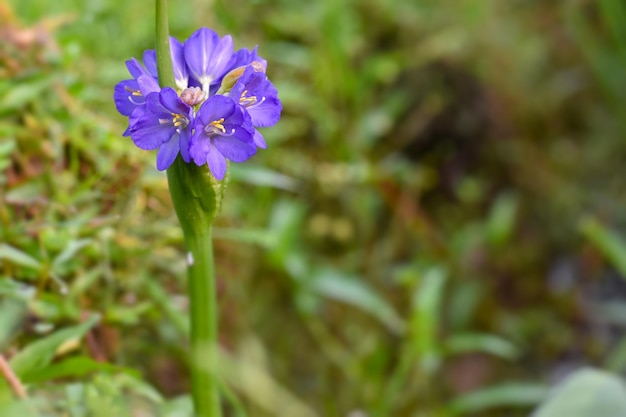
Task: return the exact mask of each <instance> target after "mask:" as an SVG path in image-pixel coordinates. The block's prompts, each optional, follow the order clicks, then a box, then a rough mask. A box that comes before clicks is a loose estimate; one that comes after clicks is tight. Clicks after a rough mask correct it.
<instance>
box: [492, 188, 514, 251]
mask: <svg viewBox="0 0 626 417" xmlns="http://www.w3.org/2000/svg"><path fill="white" fill-rule="evenodd" d="M517 207H518V199H517V198H516V197H515V195H513V194H503V195H501V196H499V197H498V198H497V200H496V202H495V203H494V205H493V207H492V209H491V213H490V214H489V219H488V220H487V224H486V230H485V233H486V238H487V241H488V242H489V243H490V244H492V245H494V246H501V245H503V244H504V243H506V242H507V240H508V239H509V238H510V237H511V235H512V234H513V229H514V227H515V218H516V215H517Z"/></svg>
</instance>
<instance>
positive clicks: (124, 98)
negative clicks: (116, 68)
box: [113, 58, 159, 116]
mask: <svg viewBox="0 0 626 417" xmlns="http://www.w3.org/2000/svg"><path fill="white" fill-rule="evenodd" d="M126 68H128V72H130V75H132V77H133V79H132V80H124V81H121V82H119V83H117V85H116V86H115V91H114V93H113V100H114V101H115V107H116V108H117V111H119V112H120V113H121V114H123V115H124V116H131V115H132V114H133V111H135V109H137V108H138V107H139V108H142V107H143V106H145V103H146V99H145V98H146V96H147V95H148V94H150V93H152V92H154V91H159V84H158V83H157V82H156V80H154V79H152V77H151V75H150V73H149V72H148V71H147V70H146V69H145V68H144V67H142V66H141V64H140V63H139V62H138V61H137V60H136V59H135V58H131V59H129V60H128V61H126ZM140 77H145V78H144V81H143V82H142V84H141V85H139V78H140Z"/></svg>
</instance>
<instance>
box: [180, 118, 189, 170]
mask: <svg viewBox="0 0 626 417" xmlns="http://www.w3.org/2000/svg"><path fill="white" fill-rule="evenodd" d="M190 136H191V128H189V127H187V129H182V131H181V132H180V136H179V138H178V141H179V143H180V146H179V147H180V156H182V157H183V161H185V162H187V163H189V162H191V155H190V154H189V143H190Z"/></svg>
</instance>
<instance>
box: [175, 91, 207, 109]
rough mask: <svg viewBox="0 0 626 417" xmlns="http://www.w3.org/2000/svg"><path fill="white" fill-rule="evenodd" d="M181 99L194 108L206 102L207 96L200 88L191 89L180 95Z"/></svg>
mask: <svg viewBox="0 0 626 417" xmlns="http://www.w3.org/2000/svg"><path fill="white" fill-rule="evenodd" d="M180 99H181V100H182V101H183V103H185V104H187V105H188V106H190V107H194V106H196V105H198V104H200V103H202V102H203V101H204V99H205V94H204V92H203V91H202V89H201V88H200V87H189V88H185V89H184V90H183V92H182V93H180Z"/></svg>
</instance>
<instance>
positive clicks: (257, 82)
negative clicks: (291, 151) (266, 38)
mask: <svg viewBox="0 0 626 417" xmlns="http://www.w3.org/2000/svg"><path fill="white" fill-rule="evenodd" d="M229 97H231V98H232V99H233V100H238V102H239V105H241V106H242V107H243V108H244V109H246V111H247V112H248V114H250V119H251V121H252V125H253V126H254V127H268V126H273V125H275V124H276V123H278V119H280V113H281V111H282V108H283V107H282V105H281V103H280V100H279V99H278V91H276V88H275V87H274V86H273V85H272V83H271V82H270V81H269V79H268V78H267V75H265V72H261V71H257V69H256V68H255V67H254V66H252V65H249V66H248V67H247V68H246V70H245V71H244V73H243V75H242V76H241V77H240V78H239V80H237V82H236V83H235V85H234V86H233V89H232V90H231V91H230V92H229ZM254 143H255V144H256V145H257V146H258V147H259V148H267V144H266V143H265V139H263V136H262V135H261V133H260V132H259V131H258V130H255V134H254Z"/></svg>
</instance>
